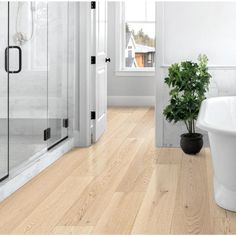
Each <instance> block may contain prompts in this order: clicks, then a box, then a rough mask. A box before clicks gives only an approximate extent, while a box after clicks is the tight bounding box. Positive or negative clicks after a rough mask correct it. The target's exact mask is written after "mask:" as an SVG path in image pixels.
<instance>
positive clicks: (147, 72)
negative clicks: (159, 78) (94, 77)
mask: <svg viewBox="0 0 236 236" xmlns="http://www.w3.org/2000/svg"><path fill="white" fill-rule="evenodd" d="M115 75H116V76H137V77H143V76H144V77H146V76H147V77H148V76H155V70H120V71H116V72H115Z"/></svg>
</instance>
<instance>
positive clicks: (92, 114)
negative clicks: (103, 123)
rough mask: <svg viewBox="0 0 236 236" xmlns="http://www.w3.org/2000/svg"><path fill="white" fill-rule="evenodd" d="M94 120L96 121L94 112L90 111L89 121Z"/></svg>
mask: <svg viewBox="0 0 236 236" xmlns="http://www.w3.org/2000/svg"><path fill="white" fill-rule="evenodd" d="M95 119H96V112H95V111H91V120H95Z"/></svg>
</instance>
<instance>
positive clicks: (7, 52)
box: [5, 46, 22, 74]
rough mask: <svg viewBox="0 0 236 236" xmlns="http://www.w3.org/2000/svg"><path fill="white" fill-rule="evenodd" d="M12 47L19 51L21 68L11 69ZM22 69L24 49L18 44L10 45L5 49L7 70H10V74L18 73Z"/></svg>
mask: <svg viewBox="0 0 236 236" xmlns="http://www.w3.org/2000/svg"><path fill="white" fill-rule="evenodd" d="M10 48H15V49H17V50H18V52H19V68H18V70H13V71H10V70H9V50H10ZM21 69H22V51H21V48H20V47H18V46H8V47H7V48H6V49H5V71H6V72H8V73H9V74H16V73H19V72H21Z"/></svg>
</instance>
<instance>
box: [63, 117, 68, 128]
mask: <svg viewBox="0 0 236 236" xmlns="http://www.w3.org/2000/svg"><path fill="white" fill-rule="evenodd" d="M62 124H63V127H64V128H68V127H69V119H67V118H66V119H63V120H62Z"/></svg>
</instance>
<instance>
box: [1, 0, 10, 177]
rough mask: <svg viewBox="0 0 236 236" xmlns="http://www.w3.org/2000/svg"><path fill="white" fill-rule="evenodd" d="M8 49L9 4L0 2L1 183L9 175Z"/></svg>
mask: <svg viewBox="0 0 236 236" xmlns="http://www.w3.org/2000/svg"><path fill="white" fill-rule="evenodd" d="M7 47H8V3H7V2H0V55H1V56H0V181H2V180H3V179H5V178H7V177H8V175H9V155H8V150H9V149H8V147H9V146H8V81H9V77H8V73H7V72H6V70H5V63H6V62H7V61H8V58H5V57H4V54H5V50H6V49H7Z"/></svg>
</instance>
